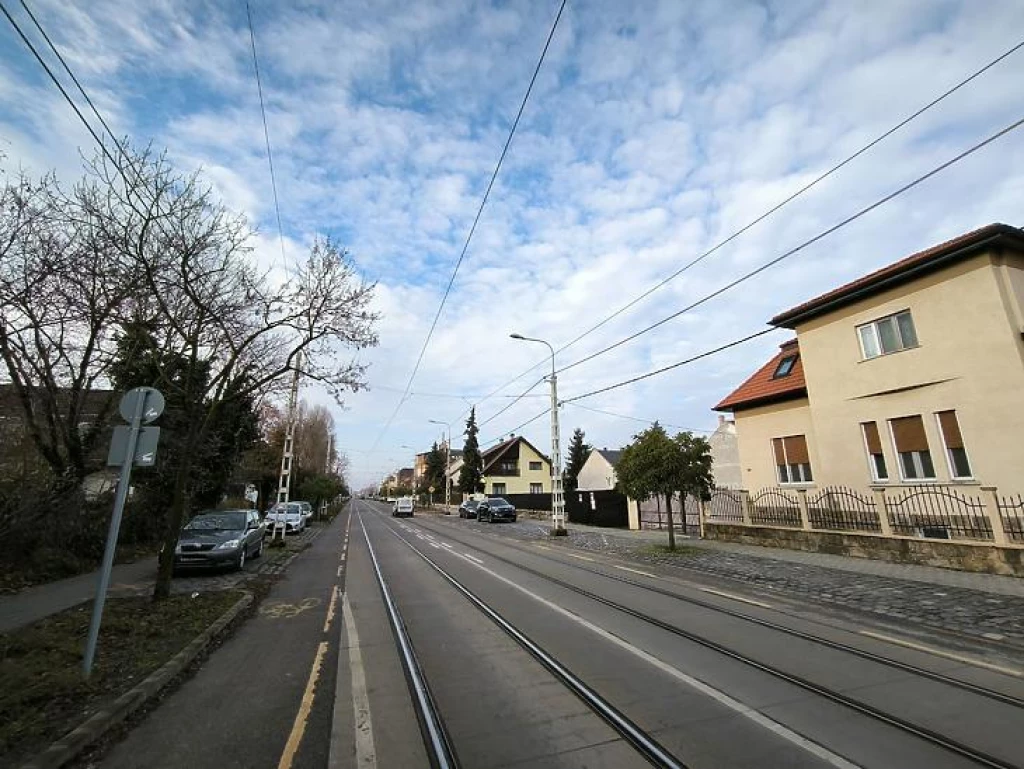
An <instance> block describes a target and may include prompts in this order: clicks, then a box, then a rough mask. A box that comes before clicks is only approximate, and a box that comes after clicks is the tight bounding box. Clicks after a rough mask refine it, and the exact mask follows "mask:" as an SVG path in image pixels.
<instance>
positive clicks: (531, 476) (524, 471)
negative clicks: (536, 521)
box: [484, 441, 551, 507]
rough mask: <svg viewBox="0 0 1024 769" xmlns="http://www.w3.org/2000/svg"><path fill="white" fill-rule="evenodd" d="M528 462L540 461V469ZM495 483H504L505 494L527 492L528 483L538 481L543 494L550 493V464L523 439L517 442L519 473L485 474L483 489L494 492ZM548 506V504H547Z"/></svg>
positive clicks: (528, 490) (528, 489) (528, 488)
mask: <svg viewBox="0 0 1024 769" xmlns="http://www.w3.org/2000/svg"><path fill="white" fill-rule="evenodd" d="M530 462H540V464H541V469H540V470H531V469H530ZM495 483H504V484H505V491H504V494H503V495H507V494H529V493H530V484H531V483H539V484H541V489H542V490H543V493H544V494H550V493H551V465H550V464H549V463H548V461H547V460H546V459H544V457H542V456H541V455H540V454H538V453H537V452H536V451H534V450H533V449H532V448H530V446H529V444H527V443H526V442H525V441H520V443H519V475H518V476H516V475H504V476H499V475H495V476H489V475H488V476H485V477H484V490H485V491H486V492H487V493H488V494H495V493H497V492H495V491H494V484H495ZM549 507H550V505H549Z"/></svg>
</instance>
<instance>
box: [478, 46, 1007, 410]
mask: <svg viewBox="0 0 1024 769" xmlns="http://www.w3.org/2000/svg"><path fill="white" fill-rule="evenodd" d="M1021 48H1024V40H1021V41H1019V42H1018V43H1016V44H1015V45H1013V46H1011V47H1010V48H1008V49H1007V50H1005V51H1003V52H1002V53H1001V54H999V55H998V56H996V57H995V58H994V59H991V60H989V61H988V62H987V63H985V64H984V65H983V66H982V67H980V68H979V69H976V70H974V71H973V72H972V73H971V74H969V75H967V76H966V77H964V78H963V79H961V80H960V81H958V82H957V83H956V84H955V85H953V86H952V87H950V88H948V89H947V90H945V91H943V92H942V93H941V94H939V95H938V96H936V97H935V98H933V99H932V100H931V101H929V102H928V103H927V104H925V105H924V106H922V107H920V108H918V109H917V110H915V111H914V112H912V113H911V114H910V115H908V116H907V117H905V118H903V119H902V120H900V121H899V122H897V123H896V124H895V125H893V126H892V127H890V128H888V129H887V130H885V131H883V132H882V133H881V134H879V135H878V136H876V137H875V138H874V139H872V140H871V141H869V142H868V143H866V144H864V145H862V146H861V147H860V148H859V149H857V150H856V151H855V152H853V153H852V154H850V155H848V156H847V157H845V158H844V159H843V160H841V161H839V162H838V163H836V164H834V165H833V166H831V167H830V168H829V169H828V170H826V171H825V172H823V173H821V174H819V175H818V176H817V177H815V178H814V179H813V180H811V181H810V182H808V183H807V184H805V185H804V186H803V187H801V188H799V189H798V190H796V191H795V192H793V193H792V194H790V195H788V196H787V197H785V198H783V199H782V200H781V201H779V202H778V203H776V204H775V205H773V206H771V207H770V208H768V209H767V210H765V211H764V212H763V213H761V214H759V215H758V216H756V217H755V218H754V219H752V220H751V221H749V222H748V223H747V224H745V225H743V226H742V227H740V228H739V229H738V230H735V231H734V232H733V233H732V234H730V235H729V236H728V237H726V238H724V239H723V240H720V241H718V242H717V243H716V244H715V245H714V246H712V247H711V248H709V249H707V250H706V251H704V252H703V253H701V254H699V255H698V256H697V257H695V258H694V259H692V260H690V261H689V262H687V263H686V264H684V265H683V266H682V267H681V268H679V269H678V270H676V271H675V272H673V273H672V274H671V275H669V276H667V277H666V278H664V279H662V280H661V281H659V282H658V283H656V284H655V285H654V286H652V287H651V288H649V289H647V290H645V291H644V292H643V293H641V294H639V295H638V296H637V297H635V298H634V299H632V300H630V301H629V302H627V303H626V304H624V305H623V306H622V307H620V308H619V309H618V310H616V311H615V312H613V313H612V314H610V315H608V316H606V317H605V318H604V319H602V320H601V321H599V322H598V323H596V324H594V325H593V326H590V327H589V328H588V329H587V330H585V331H583V332H582V333H581V334H578V335H577V336H575V337H574V338H573V339H571V340H569V341H568V342H566V343H565V344H564V345H562V346H561V347H559V348H557V349H556V350H555V352H556V353H559V352H564V351H565V350H567V349H569V348H570V347H572V346H573V345H575V344H576V343H578V342H580V341H582V340H583V339H584V338H586V337H588V336H589V335H590V334H592V333H594V332H595V331H597V330H598V329H600V328H602V327H603V326H605V325H606V324H607V323H609V322H610V321H612V320H614V319H615V318H617V317H618V316H620V315H622V313H624V312H626V311H627V310H629V309H631V308H632V307H634V306H636V305H637V304H638V303H639V302H641V301H643V300H644V299H646V298H647V297H648V296H650V295H651V294H653V293H654V292H656V291H658V290H659V289H661V288H662V287H663V286H665V285H667V284H668V283H670V282H671V281H673V280H675V279H676V278H677V277H679V276H680V275H682V274H683V273H684V272H686V271H687V270H689V269H690V268H692V267H694V266H695V265H697V264H699V263H700V262H702V261H704V260H705V259H707V258H708V257H709V256H711V255H712V254H714V253H715V252H717V251H719V250H720V249H722V248H723V247H724V246H726V245H728V244H729V243H731V242H732V241H734V240H735V239H736V238H738V237H740V236H741V235H743V234H744V233H746V232H747V231H748V230H750V229H752V228H753V227H755V226H756V225H758V224H760V223H761V222H763V221H764V220H765V219H768V218H769V217H771V216H772V215H774V214H775V213H777V212H778V211H780V210H781V209H783V208H784V207H786V206H787V205H789V204H790V203H791V202H793V201H794V200H796V199H797V198H799V197H801V196H802V195H804V194H805V193H807V192H809V191H810V190H811V189H813V188H814V187H816V186H817V185H818V184H820V183H821V182H822V181H824V180H825V179H827V178H829V177H830V176H832V175H833V174H834V173H836V172H837V171H839V170H840V169H842V168H843V167H845V166H846V165H848V164H849V163H851V162H852V161H854V160H856V159H857V158H858V157H860V156H861V155H863V154H864V153H866V152H868V151H869V150H871V149H872V148H874V147H875V146H876V145H878V144H879V143H881V142H882V141H884V140H885V139H887V138H889V137H890V136H892V135H893V134H894V133H897V132H898V131H900V130H901V129H902V128H904V127H906V126H907V125H908V124H910V123H912V122H913V121H914V120H916V119H918V118H919V117H921V116H922V115H923V114H925V113H926V112H928V111H929V110H931V109H932V108H934V107H935V106H937V105H938V104H940V103H941V102H943V101H945V100H946V99H947V98H949V97H950V96H952V95H953V94H954V93H956V92H957V91H959V90H960V89H962V88H963V87H965V86H966V85H968V84H969V83H971V82H972V81H974V80H975V79H977V78H979V77H981V75H983V74H985V73H986V72H988V71H989V70H990V69H992V68H993V67H995V66H996V65H998V64H999V63H1001V62H1002V61H1003V60H1005V59H1007V58H1009V57H1010V56H1012V55H1013V54H1014V53H1016V52H1017V51H1019V50H1020V49H1021ZM544 363H545V361H539V362H537V363H536V364H535V365H533V366H531V367H530V368H528V369H526V370H524V371H523V372H522V373H520V374H518V375H517V376H515V377H513V378H512V379H510V380H509V381H507V382H505V383H504V384H503V385H501V386H499V387H497V388H495V389H494V390H493V391H492V392H491V393H490V394H488V395H487V396H485V397H484V398H482V399H480V400H479V401H478V402H477V405H479V404H480V403H483V402H484V401H486V400H489V399H490V398H492V397H494V396H495V395H497V394H498V393H500V392H501V391H502V390H504V389H505V388H506V387H508V386H509V385H512V384H515V383H516V382H518V381H519V380H520V379H522V378H523V377H524V376H526V375H527V374H529V373H530V372H531V371H535V370H536V369H538V368H540V367H541V366H542V365H544Z"/></svg>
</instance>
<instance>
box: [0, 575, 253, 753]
mask: <svg viewBox="0 0 1024 769" xmlns="http://www.w3.org/2000/svg"><path fill="white" fill-rule="evenodd" d="M241 595H242V594H241V593H240V592H239V591H225V592H219V593H203V594H200V595H199V596H197V597H196V598H191V597H190V596H188V595H176V596H172V597H171V598H169V599H168V600H166V601H162V602H160V603H153V602H152V601H151V600H150V599H149V598H111V599H109V600H108V601H107V604H106V608H105V611H104V614H103V626H102V629H101V631H100V639H99V646H98V651H97V655H96V662H95V665H94V667H93V672H92V676H91V677H90V678H89V679H88V680H86V679H85V678H83V676H82V653H83V648H84V645H85V637H86V633H87V631H88V628H89V619H90V616H91V611H92V604H91V603H88V604H82V605H81V606H76V607H75V608H73V609H68V610H67V611H64V612H61V613H60V614H56V615H54V616H52V617H48V618H46V619H44V620H40V621H39V622H36V623H34V624H33V625H30V626H28V627H25V628H21V629H19V630H15V631H13V632H11V633H5V634H0V764H2V765H4V766H8V765H17V764H18V763H21V761H22V760H24V759H27V758H28V757H30V756H32V755H34V754H35V753H37V752H39V751H40V750H42V749H44V748H45V747H46V746H47V745H49V744H50V743H51V742H53V741H54V740H56V739H59V738H60V737H62V736H64V735H65V734H66V733H67V732H69V731H70V730H71V729H73V728H74V727H76V726H78V725H79V724H80V723H82V722H83V721H85V719H86V718H88V717H89V716H90V715H91V714H92V713H94V712H95V711H96V710H97V709H99V708H100V707H102V706H103V705H104V704H105V703H107V702H109V701H111V700H114V699H116V698H117V697H118V696H120V695H121V694H123V693H124V692H126V691H128V690H129V689H131V688H132V687H133V686H135V685H136V684H137V683H139V682H140V681H142V680H143V679H144V678H146V676H148V675H149V674H150V673H152V672H153V671H154V670H156V669H157V668H159V667H160V666H161V665H163V664H164V663H165V662H167V660H169V659H170V658H171V657H173V656H174V655H175V654H177V653H178V652H179V651H181V650H182V649H183V648H184V647H185V646H186V645H187V644H188V643H189V642H191V641H192V639H194V638H195V637H196V636H197V635H199V634H200V633H201V632H202V631H203V630H205V629H206V628H207V627H208V626H209V625H210V624H211V623H212V622H213V621H214V620H215V619H216V618H217V617H219V616H220V615H221V614H223V613H224V612H225V611H227V609H228V608H230V607H231V606H232V605H233V604H234V603H235V602H236V601H237V600H238V599H239V598H240V597H241Z"/></svg>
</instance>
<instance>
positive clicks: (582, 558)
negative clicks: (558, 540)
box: [544, 548, 597, 563]
mask: <svg viewBox="0 0 1024 769" xmlns="http://www.w3.org/2000/svg"><path fill="white" fill-rule="evenodd" d="M544 549H545V550H547V549H549V548H544ZM566 555H567V556H569V557H570V558H579V559H580V560H581V561H590V562H591V563H596V562H597V559H596V558H588V557H587V556H585V555H577V554H576V553H566Z"/></svg>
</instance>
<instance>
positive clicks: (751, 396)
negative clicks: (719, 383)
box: [715, 339, 807, 411]
mask: <svg viewBox="0 0 1024 769" xmlns="http://www.w3.org/2000/svg"><path fill="white" fill-rule="evenodd" d="M793 356H796V361H795V362H794V363H793V368H792V369H791V370H790V372H789V374H787V375H786V376H780V377H776V376H775V372H776V370H777V369H778V368H779V363H780V362H781V361H782V360H783V359H784V358H789V357H793ZM806 395H807V382H806V380H805V379H804V364H803V361H802V360H801V359H800V347H799V345H798V344H797V341H796V340H795V339H790V340H789V341H788V342H783V343H782V344H781V345H779V352H778V353H777V354H776V355H775V356H774V357H773V358H772V359H771V360H770V361H768V362H767V363H766V364H764V365H763V366H762V367H761V368H759V369H758V370H757V372H756V373H755V374H754V375H753V376H752V377H750V379H748V380H747V381H746V382H744V383H743V384H741V385H740V386H739V387H737V388H736V389H735V390H733V391H732V393H731V394H729V395H728V396H726V398H725V399H724V400H723V401H722V402H721V403H719V404H718V405H717V406H715V411H737V410H739V409H744V408H752V407H754V406H760V405H763V404H765V403H773V402H777V401H783V400H790V399H792V398H802V397H804V396H806Z"/></svg>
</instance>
